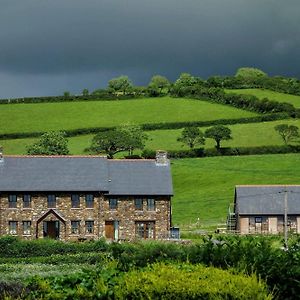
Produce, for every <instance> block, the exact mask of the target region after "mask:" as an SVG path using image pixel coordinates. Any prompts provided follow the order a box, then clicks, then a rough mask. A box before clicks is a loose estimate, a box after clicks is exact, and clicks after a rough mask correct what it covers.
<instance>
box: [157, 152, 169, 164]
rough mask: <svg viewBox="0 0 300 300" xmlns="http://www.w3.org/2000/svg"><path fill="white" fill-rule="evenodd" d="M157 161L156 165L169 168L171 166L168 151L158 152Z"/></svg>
mask: <svg viewBox="0 0 300 300" xmlns="http://www.w3.org/2000/svg"><path fill="white" fill-rule="evenodd" d="M155 160H156V165H158V166H167V165H168V164H169V160H168V153H167V151H164V150H157V151H156V157H155Z"/></svg>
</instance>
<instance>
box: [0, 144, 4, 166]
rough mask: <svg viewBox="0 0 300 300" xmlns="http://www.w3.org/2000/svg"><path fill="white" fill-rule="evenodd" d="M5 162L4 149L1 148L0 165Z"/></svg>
mask: <svg viewBox="0 0 300 300" xmlns="http://www.w3.org/2000/svg"><path fill="white" fill-rule="evenodd" d="M3 162H4V157H3V148H2V146H0V164H1V163H3Z"/></svg>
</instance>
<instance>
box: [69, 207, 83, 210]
mask: <svg viewBox="0 0 300 300" xmlns="http://www.w3.org/2000/svg"><path fill="white" fill-rule="evenodd" d="M71 209H75V210H76V209H82V208H81V207H71Z"/></svg>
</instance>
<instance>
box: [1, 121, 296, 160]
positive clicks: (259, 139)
mask: <svg viewBox="0 0 300 300" xmlns="http://www.w3.org/2000/svg"><path fill="white" fill-rule="evenodd" d="M283 123H286V124H290V125H296V126H298V127H299V128H300V120H299V119H296V120H294V119H290V120H280V121H272V122H262V123H249V124H235V125H231V126H228V127H229V128H230V129H231V130H232V136H233V139H232V140H228V141H223V142H222V146H223V147H256V146H268V145H283V141H282V139H281V137H280V136H279V134H278V133H277V132H276V131H275V130H274V126H276V125H278V124H283ZM206 128H207V127H203V128H201V130H202V131H205V129H206ZM181 131H182V129H176V130H154V131H148V132H147V134H148V136H149V139H148V141H147V142H146V148H148V149H153V150H158V149H164V150H181V149H188V147H187V146H185V145H183V144H182V143H180V142H177V138H178V137H179V136H180V134H181ZM93 136H94V135H81V136H76V137H71V138H69V149H70V153H71V154H76V155H77V154H85V153H84V149H85V148H87V147H89V146H90V145H91V141H92V138H93ZM34 141H36V139H16V140H0V145H2V146H3V147H4V151H5V153H6V154H26V146H27V145H30V144H32V143H33V142H34ZM214 145H215V142H214V141H213V140H212V139H206V144H205V146H204V147H205V148H213V147H214ZM136 153H140V151H136Z"/></svg>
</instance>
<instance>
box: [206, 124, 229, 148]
mask: <svg viewBox="0 0 300 300" xmlns="http://www.w3.org/2000/svg"><path fill="white" fill-rule="evenodd" d="M204 134H205V137H206V138H211V139H214V140H215V141H216V148H217V149H218V150H220V147H221V145H220V143H221V141H223V140H230V139H232V137H231V130H230V128H228V127H225V126H223V125H215V126H213V127H211V128H208V129H206V130H205V133H204Z"/></svg>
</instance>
